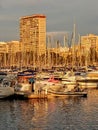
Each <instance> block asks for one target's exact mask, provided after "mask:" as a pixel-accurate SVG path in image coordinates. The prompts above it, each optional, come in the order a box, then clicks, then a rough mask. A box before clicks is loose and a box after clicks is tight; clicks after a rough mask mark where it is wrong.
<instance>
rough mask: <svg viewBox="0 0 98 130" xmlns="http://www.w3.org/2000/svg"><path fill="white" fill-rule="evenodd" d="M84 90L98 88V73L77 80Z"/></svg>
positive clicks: (88, 73) (93, 72)
mask: <svg viewBox="0 0 98 130" xmlns="http://www.w3.org/2000/svg"><path fill="white" fill-rule="evenodd" d="M77 82H78V83H79V85H80V86H81V87H82V88H98V71H91V72H87V74H86V75H85V76H83V77H80V78H77Z"/></svg>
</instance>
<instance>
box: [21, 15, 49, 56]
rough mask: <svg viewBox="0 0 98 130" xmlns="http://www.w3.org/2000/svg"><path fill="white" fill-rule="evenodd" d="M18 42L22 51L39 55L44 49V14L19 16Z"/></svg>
mask: <svg viewBox="0 0 98 130" xmlns="http://www.w3.org/2000/svg"><path fill="white" fill-rule="evenodd" d="M20 43H21V44H22V45H23V46H24V47H23V51H26V52H27V51H33V52H35V53H37V55H41V54H43V53H45V51H46V16H45V15H43V14H37V15H31V16H25V17H21V19H20Z"/></svg>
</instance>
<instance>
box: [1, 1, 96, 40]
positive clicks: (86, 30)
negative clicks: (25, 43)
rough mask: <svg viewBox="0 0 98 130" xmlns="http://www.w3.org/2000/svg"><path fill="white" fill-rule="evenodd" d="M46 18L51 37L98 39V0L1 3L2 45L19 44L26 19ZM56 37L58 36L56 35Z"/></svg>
mask: <svg viewBox="0 0 98 130" xmlns="http://www.w3.org/2000/svg"><path fill="white" fill-rule="evenodd" d="M33 14H44V15H46V17H47V24H46V26H47V30H46V31H47V33H51V32H56V33H58V34H59V33H62V32H64V33H66V32H72V31H73V25H74V24H75V25H76V31H77V32H78V33H79V34H80V35H87V34H91V33H92V34H95V35H98V0H0V41H5V42H6V41H12V40H19V33H20V31H19V20H20V18H21V17H22V16H26V15H33ZM52 34H54V33H52Z"/></svg>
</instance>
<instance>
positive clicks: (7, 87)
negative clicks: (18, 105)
mask: <svg viewBox="0 0 98 130" xmlns="http://www.w3.org/2000/svg"><path fill="white" fill-rule="evenodd" d="M12 95H14V87H13V86H12V82H11V81H9V80H5V79H3V81H2V83H1V84H0V99H4V98H8V97H10V96H12Z"/></svg>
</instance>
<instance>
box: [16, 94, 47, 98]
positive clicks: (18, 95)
mask: <svg viewBox="0 0 98 130" xmlns="http://www.w3.org/2000/svg"><path fill="white" fill-rule="evenodd" d="M15 98H18V99H46V98H48V94H45V93H34V92H15Z"/></svg>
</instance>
